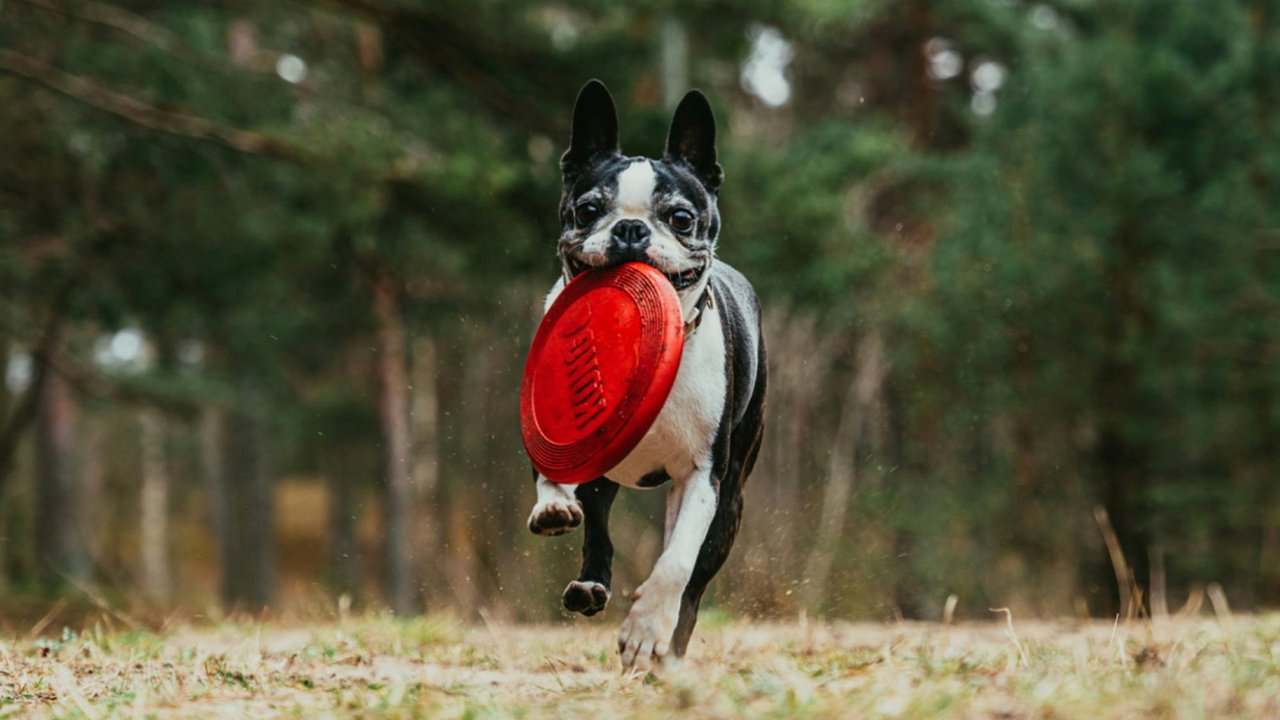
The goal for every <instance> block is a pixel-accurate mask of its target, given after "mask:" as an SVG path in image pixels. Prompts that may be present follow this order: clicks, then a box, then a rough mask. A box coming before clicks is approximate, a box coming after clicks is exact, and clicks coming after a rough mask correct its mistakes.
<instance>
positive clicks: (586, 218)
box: [573, 202, 601, 227]
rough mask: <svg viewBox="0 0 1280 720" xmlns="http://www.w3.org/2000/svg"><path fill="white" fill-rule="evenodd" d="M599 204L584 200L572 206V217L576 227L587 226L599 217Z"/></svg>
mask: <svg viewBox="0 0 1280 720" xmlns="http://www.w3.org/2000/svg"><path fill="white" fill-rule="evenodd" d="M600 215H601V212H600V206H599V205H596V204H595V203H593V202H585V203H582V204H581V205H579V206H578V207H576V208H574V210H573V219H574V222H576V223H578V227H587V226H589V225H591V224H592V223H594V222H595V221H596V220H599V219H600Z"/></svg>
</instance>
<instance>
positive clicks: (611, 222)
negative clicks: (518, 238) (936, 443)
mask: <svg viewBox="0 0 1280 720" xmlns="http://www.w3.org/2000/svg"><path fill="white" fill-rule="evenodd" d="M560 166H561V169H562V170H563V171H564V194H563V196H562V197H561V201H560V222H561V235H560V244H559V253H560V258H561V260H562V262H563V263H564V271H565V275H566V277H573V276H574V275H577V274H578V273H581V272H583V271H584V270H586V269H587V268H591V267H609V266H612V265H617V264H619V263H623V262H628V261H640V262H645V263H648V264H649V265H652V266H653V267H655V268H657V269H658V270H661V271H662V272H663V273H664V274H665V275H666V276H667V278H668V279H670V280H671V284H672V285H673V286H675V288H676V290H677V291H679V292H681V293H682V294H684V293H689V292H693V291H695V290H700V289H701V288H702V287H703V286H704V285H705V282H704V280H705V278H706V272H707V269H708V268H710V267H711V262H712V259H713V257H714V255H715V246H716V238H717V237H718V236H719V234H720V215H719V212H718V211H717V209H716V193H717V191H718V190H719V188H720V181H721V171H720V166H719V165H718V164H716V153H715V118H714V117H713V116H712V114H711V107H710V105H708V104H707V100H706V98H705V97H703V95H702V93H699V92H697V91H696V90H695V91H692V92H690V93H689V94H688V95H686V96H685V98H684V100H683V101H682V102H681V103H680V107H679V108H677V109H676V114H675V118H674V119H673V120H672V124H671V134H670V136H669V137H668V140H667V151H666V153H665V155H664V156H663V158H662V159H661V160H651V159H649V158H644V157H627V156H624V155H622V153H621V152H620V151H619V149H618V120H617V113H616V111H615V110H614V106H613V99H612V98H611V97H610V96H609V92H608V91H607V90H605V88H604V86H603V85H601V84H599V83H598V82H594V81H593V82H591V83H588V84H587V85H586V87H584V88H583V89H582V92H581V93H580V94H579V95H578V102H577V103H576V104H575V105H574V109H573V133H572V136H571V140H570V147H569V150H568V151H566V152H565V154H564V157H563V158H561V161H560Z"/></svg>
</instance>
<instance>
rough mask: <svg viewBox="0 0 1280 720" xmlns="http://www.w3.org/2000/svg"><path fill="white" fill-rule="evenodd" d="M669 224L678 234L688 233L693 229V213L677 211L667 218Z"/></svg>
mask: <svg viewBox="0 0 1280 720" xmlns="http://www.w3.org/2000/svg"><path fill="white" fill-rule="evenodd" d="M667 224H668V225H670V226H671V228H672V229H673V230H675V231H676V232H678V233H687V232H689V231H690V230H692V229H693V213H691V212H689V211H688V210H676V211H674V212H672V213H671V217H669V218H667Z"/></svg>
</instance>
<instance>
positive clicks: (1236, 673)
mask: <svg viewBox="0 0 1280 720" xmlns="http://www.w3.org/2000/svg"><path fill="white" fill-rule="evenodd" d="M708 625H709V626H707V627H701V628H700V629H699V632H698V634H697V635H696V636H695V640H694V644H693V645H692V647H691V649H690V654H689V657H688V658H686V660H685V661H684V662H683V663H682V664H681V665H680V666H679V667H676V668H668V669H665V670H663V671H662V672H661V673H660V674H658V675H657V676H654V675H649V676H638V675H624V674H622V673H620V672H619V670H618V663H617V658H616V655H615V653H614V647H613V633H614V626H613V624H604V623H599V622H589V623H588V622H583V623H579V624H577V625H567V626H556V627H530V626H505V625H494V624H489V625H486V624H480V625H478V626H469V625H462V624H460V623H457V622H454V621H451V620H448V619H444V618H424V619H417V620H410V621H398V620H393V619H388V618H379V617H364V618H351V619H347V620H342V621H334V622H331V623H325V624H306V625H303V624H276V623H266V624H262V623H226V624H220V625H213V626H187V627H178V628H173V629H169V630H165V631H161V632H150V631H137V630H120V629H118V628H116V629H112V627H111V626H110V624H109V623H106V622H102V623H98V624H96V625H95V626H93V627H91V628H90V629H88V630H86V631H84V632H80V633H77V632H73V631H71V630H63V631H62V632H61V634H60V635H58V634H56V633H55V635H54V636H52V637H40V638H31V637H18V638H8V639H6V640H4V641H3V643H2V644H0V715H3V716H6V717H15V716H18V717H23V716H54V717H90V718H97V717H199V718H241V717H275V716H283V717H306V718H321V717H369V718H381V717H424V718H480V717H521V718H544V717H546V718H550V717H555V718H561V717H593V718H602V719H603V720H622V719H624V718H646V719H649V718H655V717H674V716H679V717H695V718H739V717H796V716H801V717H842V718H844V717H850V718H859V717H961V718H1023V717H1026V718H1031V717H1059V718H1077V717H1081V718H1095V717H1115V718H1122V717H1124V718H1127V717H1140V716H1150V717H1171V718H1221V717H1268V718H1276V717H1280V614H1271V615H1264V616H1251V617H1242V616H1236V617H1234V618H1224V619H1222V620H1215V619H1209V618H1196V619H1181V620H1173V621H1168V622H1161V623H1156V624H1152V623H1146V622H1133V623H1128V624H1124V623H1117V624H1112V623H1079V622H1074V621H1061V622H1019V621H1018V620H1017V618H1014V619H1013V622H1012V624H1011V625H1010V624H1009V623H1007V622H1005V621H1004V620H997V621H994V622H991V623H983V624H959V625H956V626H943V625H939V624H926V623H895V624H885V625H877V624H815V623H809V624H806V623H798V624H742V623H719V624H717V623H708ZM46 632H48V630H47V629H46Z"/></svg>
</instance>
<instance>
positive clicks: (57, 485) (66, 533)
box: [35, 359, 90, 587]
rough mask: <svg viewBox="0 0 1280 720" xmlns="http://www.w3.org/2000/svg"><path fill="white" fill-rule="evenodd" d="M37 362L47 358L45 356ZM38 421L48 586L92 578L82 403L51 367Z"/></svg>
mask: <svg viewBox="0 0 1280 720" xmlns="http://www.w3.org/2000/svg"><path fill="white" fill-rule="evenodd" d="M37 362H44V361H43V360H42V359H41V360H37ZM44 372H45V380H44V385H43V387H42V388H41V390H40V397H39V409H38V411H37V421H36V487H35V555H36V562H37V568H38V570H37V572H38V574H39V577H40V580H41V582H42V583H43V584H44V585H45V586H47V587H57V586H59V585H61V584H62V583H63V580H64V579H71V580H78V581H86V580H88V579H89V574H90V566H89V556H88V552H87V551H86V549H85V544H84V537H83V534H82V532H81V528H80V526H79V524H80V510H81V496H80V487H79V485H80V482H79V477H78V476H77V467H76V403H75V398H74V397H73V396H72V393H71V386H70V385H69V384H68V383H67V381H66V379H65V378H63V377H62V376H61V375H59V374H58V373H57V372H54V371H53V370H52V369H51V368H47V367H46V368H45V371H44Z"/></svg>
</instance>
